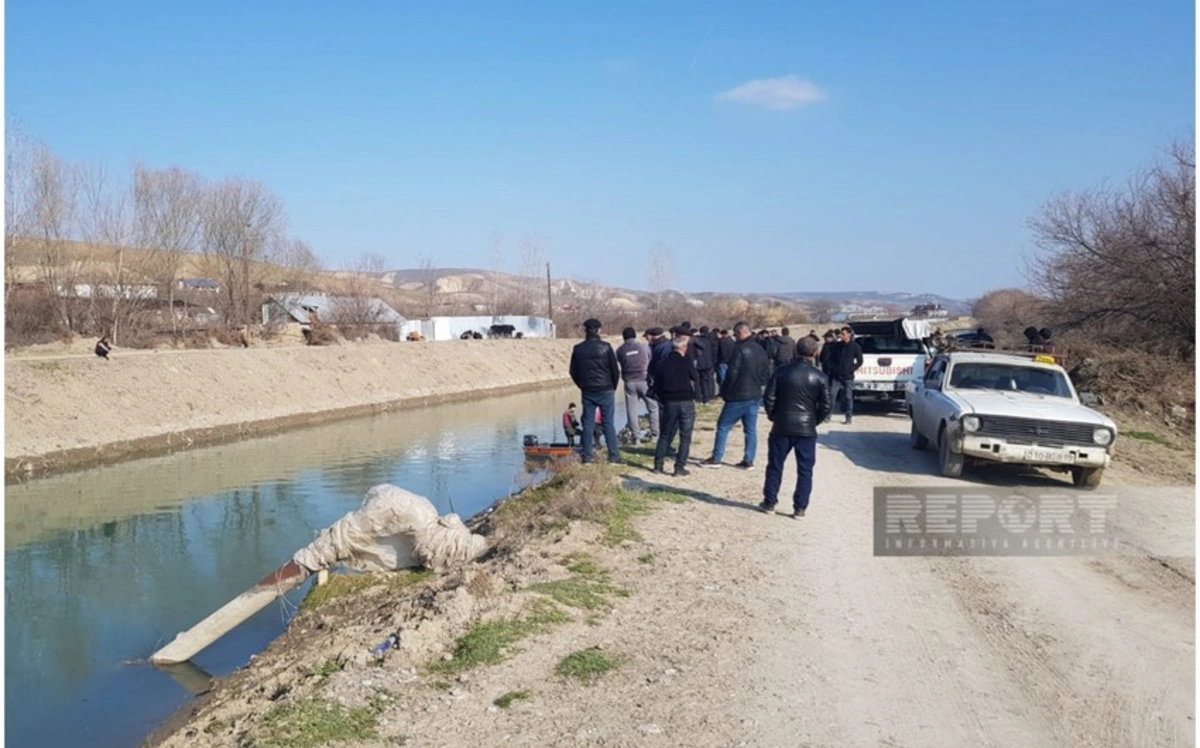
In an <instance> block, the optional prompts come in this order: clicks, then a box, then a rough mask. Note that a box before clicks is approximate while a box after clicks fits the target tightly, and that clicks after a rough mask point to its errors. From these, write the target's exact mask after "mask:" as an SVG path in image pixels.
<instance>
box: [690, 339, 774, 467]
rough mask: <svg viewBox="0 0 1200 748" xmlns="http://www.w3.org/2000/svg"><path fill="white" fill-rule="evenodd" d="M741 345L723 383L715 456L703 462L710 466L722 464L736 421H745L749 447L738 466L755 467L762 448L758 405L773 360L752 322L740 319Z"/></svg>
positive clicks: (769, 375) (744, 429) (732, 359)
mask: <svg viewBox="0 0 1200 748" xmlns="http://www.w3.org/2000/svg"><path fill="white" fill-rule="evenodd" d="M733 337H734V338H735V339H736V340H737V345H736V347H735V348H734V349H733V355H732V356H731V357H730V360H729V371H728V373H727V374H726V375H725V382H724V384H722V385H721V399H722V400H724V401H725V403H724V405H722V406H721V415H719V416H717V435H716V439H715V441H714V443H713V452H712V456H711V457H709V458H708V459H707V460H704V461H703V462H701V463H700V464H701V466H703V467H708V468H719V467H721V458H722V457H724V456H725V441H726V440H727V439H728V438H729V432H730V431H731V430H733V426H734V424H736V423H737V422H738V421H741V423H742V430H743V431H744V432H745V434H746V451H745V456H744V457H743V458H742V461H741V462H739V463H738V464H737V467H740V468H744V469H746V470H752V469H754V455H755V452H757V451H758V431H757V428H758V406H759V404H760V403H761V402H762V393H763V387H765V386H766V384H767V380H768V379H770V378H771V372H770V370H769V369H768V367H769V366H770V361H769V360H768V359H767V354H766V351H764V350H763V349H762V346H760V345H759V344H758V343H757V342H756V341H755V340H754V337H753V335H752V334H751V332H750V325H748V324H746V323H745V322H739V323H737V325H735V326H734V328H733Z"/></svg>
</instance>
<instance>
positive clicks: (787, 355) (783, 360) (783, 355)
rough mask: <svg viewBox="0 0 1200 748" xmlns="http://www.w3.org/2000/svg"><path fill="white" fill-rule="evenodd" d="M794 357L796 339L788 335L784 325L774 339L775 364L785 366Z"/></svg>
mask: <svg viewBox="0 0 1200 748" xmlns="http://www.w3.org/2000/svg"><path fill="white" fill-rule="evenodd" d="M795 357H796V341H794V340H792V337H791V336H790V335H788V329H787V328H786V327H785V328H783V329H782V330H780V331H779V337H778V338H776V339H775V366H776V367H780V366H787V365H788V364H790V363H792V359H793V358H795Z"/></svg>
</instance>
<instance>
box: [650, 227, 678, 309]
mask: <svg viewBox="0 0 1200 748" xmlns="http://www.w3.org/2000/svg"><path fill="white" fill-rule="evenodd" d="M673 265H674V255H673V253H672V252H671V248H670V247H669V246H667V245H666V244H663V243H662V242H659V243H658V244H656V245H654V249H652V250H650V291H651V292H652V293H653V294H654V313H655V314H656V315H661V314H662V313H663V301H664V300H665V299H666V293H667V291H669V290H670V288H671V275H672V271H673Z"/></svg>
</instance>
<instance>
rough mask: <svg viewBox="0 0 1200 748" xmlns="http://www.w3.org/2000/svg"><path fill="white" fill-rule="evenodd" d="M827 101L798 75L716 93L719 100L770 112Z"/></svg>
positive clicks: (749, 83) (809, 82) (812, 84)
mask: <svg viewBox="0 0 1200 748" xmlns="http://www.w3.org/2000/svg"><path fill="white" fill-rule="evenodd" d="M824 99H825V92H824V91H822V90H821V89H819V88H817V86H816V84H814V83H813V82H812V81H807V80H805V79H803V78H801V77H799V76H797V75H785V76H782V77H780V78H758V79H757V80H752V81H747V82H746V83H743V84H742V85H740V86H737V87H736V88H731V89H729V90H728V91H722V92H721V93H719V94H717V96H716V100H717V101H727V102H732V103H734V104H745V105H747V106H756V107H762V108H763V109H768V110H771V111H777V112H782V111H788V110H790V109H799V108H800V107H802V106H805V105H807V104H815V103H816V102H818V101H823V100H824Z"/></svg>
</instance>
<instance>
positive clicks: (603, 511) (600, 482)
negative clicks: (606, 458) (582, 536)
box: [481, 464, 616, 554]
mask: <svg viewBox="0 0 1200 748" xmlns="http://www.w3.org/2000/svg"><path fill="white" fill-rule="evenodd" d="M615 479H616V472H615V471H614V470H613V469H612V468H609V467H608V466H605V465H587V466H583V465H579V464H566V465H562V466H559V467H557V468H555V472H554V474H553V475H552V476H551V477H550V478H549V479H548V480H546V481H545V482H544V483H542V484H541V485H540V486H538V487H537V488H534V489H532V490H529V491H526V492H524V493H522V494H520V495H518V496H514V497H512V498H511V499H509V500H507V501H505V502H503V503H502V504H500V506H499V507H497V508H496V511H495V512H493V513H492V515H491V516H490V517H488V521H487V522H486V523H485V526H484V527H482V528H481V531H482V532H484V533H486V534H493V533H494V534H495V535H496V537H497V541H496V549H497V551H498V552H499V553H502V554H505V553H510V552H513V551H515V550H516V549H518V548H520V547H521V546H522V545H523V544H524V543H526V542H527V541H528V540H530V539H531V538H534V537H537V536H539V535H543V534H546V533H547V532H550V531H554V530H560V529H565V528H566V527H567V525H568V524H569V523H570V522H571V521H573V520H585V521H592V522H603V521H604V519H605V517H606V516H607V515H608V513H609V512H610V510H611V508H612V506H613V496H612V494H611V493H610V490H609V489H610V487H611V486H612V485H613V482H614V481H615Z"/></svg>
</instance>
